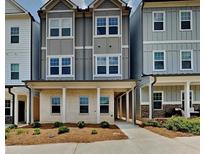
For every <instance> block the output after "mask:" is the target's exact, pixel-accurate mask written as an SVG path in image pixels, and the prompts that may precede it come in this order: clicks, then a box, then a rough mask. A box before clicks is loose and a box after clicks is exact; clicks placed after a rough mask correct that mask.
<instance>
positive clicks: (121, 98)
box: [120, 96, 122, 119]
mask: <svg viewBox="0 0 205 154" xmlns="http://www.w3.org/2000/svg"><path fill="white" fill-rule="evenodd" d="M120 119H122V96H120Z"/></svg>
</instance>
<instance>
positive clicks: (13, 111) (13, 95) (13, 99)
mask: <svg viewBox="0 0 205 154" xmlns="http://www.w3.org/2000/svg"><path fill="white" fill-rule="evenodd" d="M11 88H12V87H8V90H9V91H8V92H9V94H11V95H12V115H13V118H12V123H13V124H14V117H15V110H14V104H15V94H14V93H12V92H11Z"/></svg>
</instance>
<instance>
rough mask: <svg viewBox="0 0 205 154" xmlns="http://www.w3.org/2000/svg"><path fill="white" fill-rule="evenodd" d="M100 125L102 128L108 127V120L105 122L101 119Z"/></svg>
mask: <svg viewBox="0 0 205 154" xmlns="http://www.w3.org/2000/svg"><path fill="white" fill-rule="evenodd" d="M100 126H101V127H102V128H109V127H110V124H109V122H107V121H102V122H101V123H100Z"/></svg>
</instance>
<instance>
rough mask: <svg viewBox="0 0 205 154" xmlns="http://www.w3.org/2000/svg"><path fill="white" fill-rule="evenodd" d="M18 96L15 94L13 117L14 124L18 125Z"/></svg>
mask: <svg viewBox="0 0 205 154" xmlns="http://www.w3.org/2000/svg"><path fill="white" fill-rule="evenodd" d="M18 104H19V102H18V95H17V94H16V93H15V105H14V110H15V116H14V124H16V125H18V107H19V106H18Z"/></svg>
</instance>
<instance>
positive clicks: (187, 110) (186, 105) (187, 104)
mask: <svg viewBox="0 0 205 154" xmlns="http://www.w3.org/2000/svg"><path fill="white" fill-rule="evenodd" d="M189 98H190V82H186V84H185V86H184V100H185V101H184V109H185V116H186V117H187V118H189V117H190V99H189Z"/></svg>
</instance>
